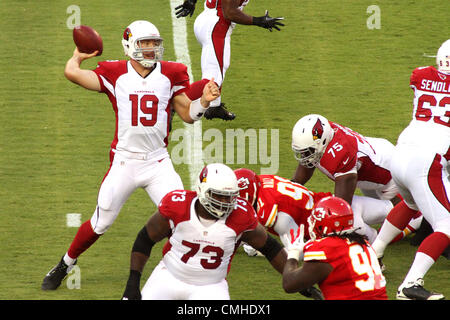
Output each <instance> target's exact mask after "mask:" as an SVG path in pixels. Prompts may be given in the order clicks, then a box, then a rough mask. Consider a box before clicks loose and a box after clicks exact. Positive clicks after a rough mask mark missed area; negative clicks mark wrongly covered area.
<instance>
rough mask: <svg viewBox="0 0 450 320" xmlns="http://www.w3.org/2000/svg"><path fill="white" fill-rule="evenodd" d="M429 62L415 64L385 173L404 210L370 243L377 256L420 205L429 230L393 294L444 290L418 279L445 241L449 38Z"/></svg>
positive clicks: (449, 233) (417, 296)
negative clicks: (406, 112)
mask: <svg viewBox="0 0 450 320" xmlns="http://www.w3.org/2000/svg"><path fill="white" fill-rule="evenodd" d="M436 64H437V68H436V67H434V66H429V67H421V68H417V69H415V70H414V71H413V72H412V74H411V78H410V87H411V88H412V89H413V91H414V100H413V112H412V120H411V122H410V123H409V125H408V126H407V127H406V128H405V129H404V130H403V131H402V133H401V134H400V136H399V138H398V140H397V145H396V147H395V148H394V150H393V156H392V160H391V173H392V177H393V179H394V181H395V183H396V184H397V185H398V187H399V190H400V194H401V195H402V196H403V198H404V200H405V203H406V205H407V208H409V209H410V212H409V213H408V212H407V211H406V212H397V211H392V212H391V213H389V215H388V217H387V219H386V221H385V223H384V224H383V226H382V228H381V230H380V233H379V235H378V237H377V238H376V240H375V242H374V244H373V247H374V249H375V251H376V252H377V255H378V256H379V257H382V256H383V253H384V250H385V248H386V246H387V243H389V242H390V241H391V240H392V239H393V238H394V237H395V236H396V235H397V234H399V233H400V231H399V230H402V229H403V227H404V225H405V224H406V223H408V221H409V219H410V217H411V213H412V212H414V211H415V210H420V212H421V213H422V215H423V216H424V219H425V220H426V221H427V222H428V223H429V224H430V225H431V226H432V229H433V231H434V232H432V233H431V234H430V235H429V236H427V237H426V238H425V239H424V240H423V241H422V242H421V244H420V246H419V248H418V250H417V253H416V255H415V258H414V261H413V263H412V265H411V268H410V269H409V272H408V273H407V275H406V277H405V278H404V280H403V282H402V283H401V284H400V286H399V288H398V291H397V299H402V300H440V299H444V295H442V294H440V293H435V292H430V291H428V290H426V289H425V288H424V281H423V278H424V277H425V275H426V273H427V272H428V270H429V269H430V268H431V267H432V266H433V264H434V263H435V262H436V260H437V259H438V257H439V256H440V255H441V254H442V253H443V252H444V250H445V249H446V248H447V247H448V246H449V245H450V202H449V199H450V179H449V168H450V146H449V145H450V40H447V41H445V42H444V43H443V44H442V45H441V47H440V48H439V50H438V52H437V55H436Z"/></svg>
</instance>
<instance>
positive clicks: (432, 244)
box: [417, 232, 450, 261]
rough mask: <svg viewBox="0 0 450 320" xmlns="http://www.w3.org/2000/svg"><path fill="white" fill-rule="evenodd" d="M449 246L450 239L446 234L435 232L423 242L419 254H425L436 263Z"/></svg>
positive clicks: (418, 250)
mask: <svg viewBox="0 0 450 320" xmlns="http://www.w3.org/2000/svg"><path fill="white" fill-rule="evenodd" d="M449 245H450V239H449V238H448V236H447V235H446V234H445V233H442V232H433V233H432V234H430V235H429V236H428V237H426V238H425V239H424V240H423V241H422V243H421V244H420V246H419V249H417V252H422V253H425V254H426V255H428V256H430V257H431V258H433V260H434V261H436V260H437V259H438V258H439V256H440V255H441V254H442V252H444V250H445V249H446V248H447V247H448V246H449Z"/></svg>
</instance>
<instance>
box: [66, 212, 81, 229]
mask: <svg viewBox="0 0 450 320" xmlns="http://www.w3.org/2000/svg"><path fill="white" fill-rule="evenodd" d="M66 225H67V226H68V227H69V228H78V227H80V226H81V213H67V214H66Z"/></svg>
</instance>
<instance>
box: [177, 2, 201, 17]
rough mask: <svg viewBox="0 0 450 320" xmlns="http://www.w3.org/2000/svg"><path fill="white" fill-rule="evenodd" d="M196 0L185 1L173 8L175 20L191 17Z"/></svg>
mask: <svg viewBox="0 0 450 320" xmlns="http://www.w3.org/2000/svg"><path fill="white" fill-rule="evenodd" d="M196 3H197V0H185V1H184V2H183V4H181V5H179V6H178V7H176V8H175V15H176V16H177V18H180V17H187V16H188V15H189V16H190V17H192V15H193V14H194V10H195V4H196Z"/></svg>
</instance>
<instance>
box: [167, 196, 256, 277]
mask: <svg viewBox="0 0 450 320" xmlns="http://www.w3.org/2000/svg"><path fill="white" fill-rule="evenodd" d="M197 199H198V198H197V193H196V192H194V191H187V190H176V191H172V192H170V193H168V194H167V195H166V196H165V197H164V198H163V199H162V200H161V202H160V204H159V212H160V214H161V215H162V216H164V217H165V218H167V220H168V221H169V225H170V227H171V229H172V234H171V235H170V236H169V240H168V242H167V243H166V244H165V245H164V248H163V262H164V264H165V266H166V267H167V269H168V270H169V271H170V273H171V274H172V275H173V276H175V277H176V278H178V279H179V280H181V281H183V282H186V283H189V284H193V285H206V284H213V283H217V282H220V281H222V280H223V279H225V278H226V275H227V273H228V271H229V268H230V263H231V260H232V257H233V255H234V253H235V251H236V249H237V248H238V247H239V244H240V238H241V236H242V233H243V232H245V231H250V230H254V229H255V228H256V227H257V226H258V220H257V218H256V214H255V211H254V209H253V208H252V207H251V206H250V204H248V202H247V201H245V200H244V199H241V198H238V202H237V206H236V209H234V210H233V212H232V213H231V214H230V215H229V216H228V217H227V218H223V219H219V220H216V221H215V222H213V223H211V224H209V225H205V224H203V223H202V221H201V220H200V218H199V217H198V216H197V213H196V212H195V203H196V201H197Z"/></svg>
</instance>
